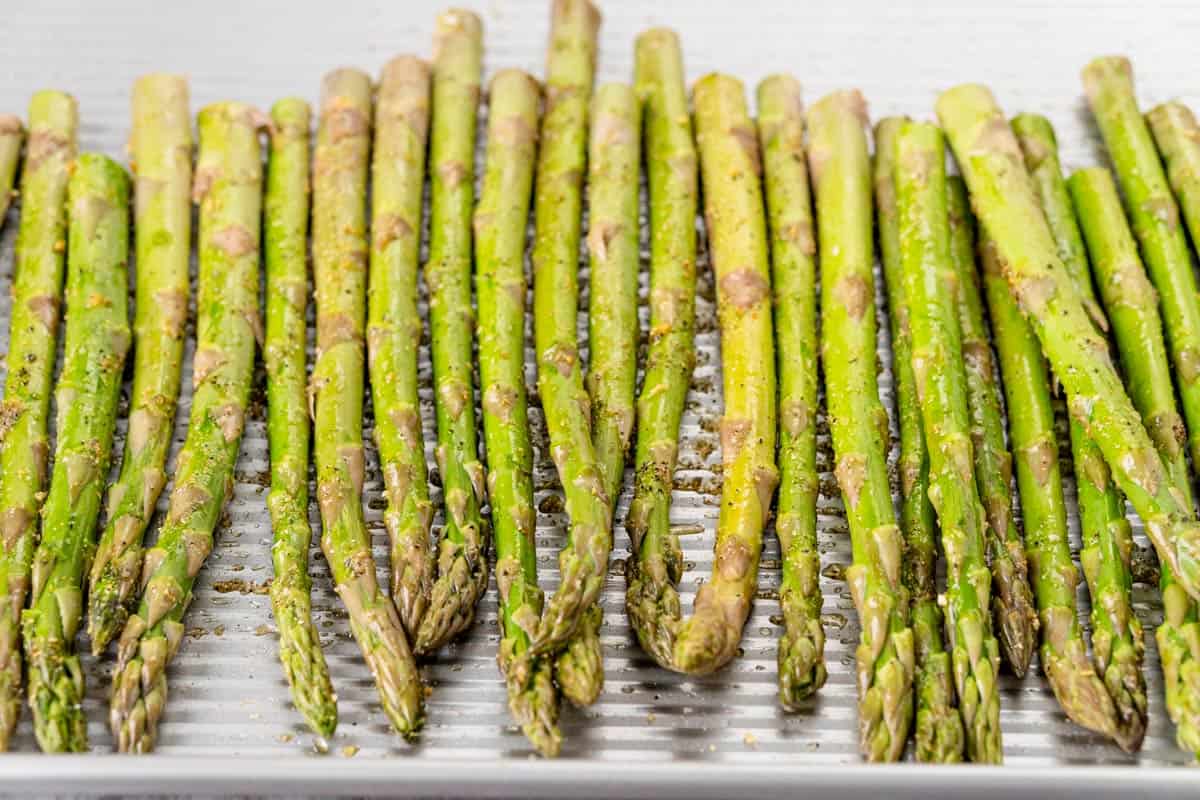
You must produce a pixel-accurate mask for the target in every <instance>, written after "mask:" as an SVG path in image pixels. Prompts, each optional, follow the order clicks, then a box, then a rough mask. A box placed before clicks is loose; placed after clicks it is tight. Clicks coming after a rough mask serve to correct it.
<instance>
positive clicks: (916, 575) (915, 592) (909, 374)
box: [874, 117, 963, 763]
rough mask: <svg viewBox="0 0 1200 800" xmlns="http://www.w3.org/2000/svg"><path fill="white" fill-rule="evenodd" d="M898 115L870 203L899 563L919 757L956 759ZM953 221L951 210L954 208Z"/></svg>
mask: <svg viewBox="0 0 1200 800" xmlns="http://www.w3.org/2000/svg"><path fill="white" fill-rule="evenodd" d="M904 121H905V120H904V119H903V118H901V117H888V118H886V119H882V120H880V121H879V123H878V124H877V125H876V126H875V166H874V169H875V206H876V209H877V215H878V219H879V250H880V257H881V261H882V262H883V274H884V280H885V282H886V284H887V295H888V319H889V322H890V325H891V337H892V374H893V380H894V381H895V397H896V416H897V418H898V420H899V423H900V424H899V427H900V493H901V503H900V532H901V535H902V538H903V541H904V563H903V565H902V566H901V569H900V580H901V582H902V583H903V585H904V588H905V590H906V591H907V592H908V595H909V598H910V612H911V622H912V630H913V640H914V644H915V650H916V673H915V678H914V681H915V693H916V718H915V720H914V726H915V728H914V736H915V739H916V755H917V760H918V761H925V762H945V763H957V762H959V761H961V760H962V757H963V727H962V716H961V715H960V714H959V713H958V708H957V706H956V701H955V698H954V677H953V671H952V667H951V663H950V654H949V653H947V652H946V650H945V646H944V645H943V643H942V631H943V629H944V624H945V622H944V620H943V617H942V608H941V606H940V605H938V592H937V576H936V562H937V527H936V520H935V519H934V512H933V505H932V504H931V503H930V502H929V453H928V451H927V450H926V449H925V433H924V430H923V427H924V426H923V423H922V422H921V406H920V403H919V401H918V399H917V385H916V378H915V377H914V375H913V369H912V330H911V325H910V319H911V316H912V312H911V309H910V308H909V306H908V301H907V298H906V297H905V294H904V274H903V271H902V269H903V267H902V264H901V260H900V259H901V257H900V221H899V219H898V218H897V216H896V190H895V184H894V183H893V182H892V167H893V164H894V162H895V154H896V147H895V143H896V135H897V134H898V133H899V131H900V126H901V125H903V124H904ZM951 218H952V219H953V211H951Z"/></svg>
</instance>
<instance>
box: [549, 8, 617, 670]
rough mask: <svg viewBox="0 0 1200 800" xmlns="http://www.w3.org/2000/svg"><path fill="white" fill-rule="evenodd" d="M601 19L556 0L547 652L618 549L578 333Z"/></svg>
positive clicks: (580, 612) (581, 613) (561, 639)
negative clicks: (555, 523)
mask: <svg viewBox="0 0 1200 800" xmlns="http://www.w3.org/2000/svg"><path fill="white" fill-rule="evenodd" d="M599 27H600V13H599V12H598V11H597V10H596V8H595V7H594V6H593V5H592V4H591V2H590V0H555V2H554V5H553V9H552V18H551V22H550V55H549V58H548V61H547V65H546V73H547V77H546V113H545V115H544V116H543V117H542V135H541V148H540V150H539V152H538V166H537V177H536V184H535V189H534V217H535V223H534V224H535V228H536V236H535V239H534V243H533V256H532V260H533V306H534V325H533V329H534V347H535V352H536V354H537V373H538V394H539V396H540V397H541V401H542V411H543V413H544V414H545V417H546V427H547V429H548V431H549V434H550V450H551V454H552V456H553V458H554V464H555V466H556V467H557V469H558V477H559V480H560V482H561V483H562V487H563V493H564V494H565V496H566V510H567V516H568V517H569V518H570V528H569V530H568V532H567V542H566V544H565V545H564V546H563V549H562V552H561V553H560V554H559V558H558V564H559V571H560V573H561V575H562V582H561V584H560V585H559V588H558V591H557V592H555V594H554V596H553V597H552V598H550V601H549V602H548V603H547V607H546V609H545V610H544V612H543V614H542V620H541V623H540V624H539V626H538V630H537V634H536V636H535V637H534V642H533V649H534V651H535V652H536V653H538V654H539V655H541V654H547V653H551V652H557V651H558V650H561V649H562V648H563V647H564V646H565V645H566V644H567V642H568V641H569V640H570V638H571V636H572V635H573V634H574V633H575V631H576V629H577V628H578V627H579V625H580V623H581V621H582V620H583V619H584V618H585V617H586V616H587V614H586V613H585V612H586V611H587V609H589V608H590V607H591V606H592V604H593V603H594V602H595V601H596V598H597V597H598V596H599V594H600V589H601V588H602V587H603V585H604V576H605V572H606V566H607V563H608V553H609V551H610V550H611V549H612V530H611V528H612V513H611V511H610V510H609V509H610V505H609V501H608V495H607V493H606V492H605V491H604V476H603V474H602V470H601V465H600V462H599V460H598V459H597V458H596V450H595V448H594V447H593V446H592V431H591V414H590V401H589V399H588V396H587V392H586V391H585V389H584V385H583V373H582V371H581V369H580V364H579V348H578V344H577V339H576V321H577V317H578V307H577V306H578V300H577V298H578V294H579V278H578V271H579V236H580V208H581V201H582V192H581V184H582V183H583V171H584V165H585V162H586V160H587V152H586V151H587V116H588V97H589V95H590V94H591V90H592V77H593V73H594V71H595V61H596V35H597V30H598V28H599Z"/></svg>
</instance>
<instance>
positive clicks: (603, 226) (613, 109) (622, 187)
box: [555, 84, 641, 706]
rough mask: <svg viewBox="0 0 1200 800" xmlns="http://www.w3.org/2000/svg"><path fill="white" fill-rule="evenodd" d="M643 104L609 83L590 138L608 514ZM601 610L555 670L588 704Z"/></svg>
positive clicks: (593, 378)
mask: <svg viewBox="0 0 1200 800" xmlns="http://www.w3.org/2000/svg"><path fill="white" fill-rule="evenodd" d="M640 124H641V121H640V109H639V106H638V99H637V95H636V94H635V93H634V91H633V89H632V88H631V87H629V86H626V85H624V84H608V85H606V86H601V87H600V88H599V89H598V90H597V91H596V96H595V98H593V100H592V111H591V134H590V137H589V140H588V148H589V150H588V152H589V155H588V220H589V222H588V235H587V245H588V253H589V255H590V259H591V278H590V293H589V298H590V299H589V304H588V309H589V311H588V352H589V354H590V356H589V357H590V361H589V364H588V376H587V388H588V397H589V399H590V400H591V406H592V445H593V447H594V448H595V450H596V460H597V462H598V464H599V466H600V474H601V477H602V479H603V482H604V493H605V495H606V496H607V497H608V504H609V513H610V514H611V513H612V510H613V508H614V506H616V503H617V498H618V496H619V495H620V494H621V478H622V477H624V475H625V455H626V453H627V452H628V450H629V439H630V436H631V435H632V434H633V419H634V416H633V414H634V394H635V388H636V387H635V384H636V381H637V347H638V317H637V293H638V255H639V254H638V169H639V160H640V148H639V139H640V137H639V130H640ZM602 619H603V613H602V611H601V608H600V604H599V603H598V602H594V603H592V607H591V609H590V610H588V611H587V612H586V614H585V616H584V617H583V619H582V620H581V622H580V625H579V630H578V631H577V632H576V634H575V636H574V637H573V638H572V639H571V641H570V642H569V643H568V644H567V647H566V649H565V650H563V652H562V653H561V654H560V655H559V657H558V660H557V662H556V664H555V676H556V677H557V679H558V685H559V687H560V688H561V689H562V692H563V695H564V696H565V697H566V698H567V699H568V700H570V701H571V702H572V703H574V704H575V705H577V706H588V705H591V704H592V703H594V702H595V701H596V698H597V697H599V696H600V690H601V689H602V688H603V686H604V664H603V660H602V657H601V652H600V623H601V622H602Z"/></svg>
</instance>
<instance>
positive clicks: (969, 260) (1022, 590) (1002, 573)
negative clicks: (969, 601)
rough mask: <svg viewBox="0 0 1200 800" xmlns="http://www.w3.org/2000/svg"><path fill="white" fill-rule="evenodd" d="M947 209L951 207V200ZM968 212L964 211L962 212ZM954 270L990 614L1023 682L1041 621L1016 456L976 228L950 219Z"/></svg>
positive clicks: (955, 216)
mask: <svg viewBox="0 0 1200 800" xmlns="http://www.w3.org/2000/svg"><path fill="white" fill-rule="evenodd" d="M947 205H949V200H947ZM956 210H959V211H961V210H965V207H956ZM949 219H950V231H951V248H950V263H951V265H952V266H953V269H954V276H955V279H956V280H955V286H956V287H957V289H958V301H957V306H958V322H959V330H960V332H961V333H962V352H963V366H964V367H965V370H966V378H967V403H968V414H969V418H970V421H971V445H972V452H973V454H974V457H975V487H976V489H977V491H978V492H979V499H980V501H981V502H982V503H983V508H984V513H985V514H986V522H987V525H986V527H985V528H984V535H985V540H986V542H987V551H988V555H989V561H990V562H991V569H992V584H993V586H994V587H995V591H994V592H993V594H992V614H993V620H994V628H995V629H996V630H997V637H998V639H999V641H1000V648H1001V650H1002V651H1003V653H1004V658H1005V660H1006V661H1008V664H1009V666H1010V667H1011V668H1012V671H1013V673H1014V674H1015V675H1016V676H1017V677H1019V678H1020V677H1024V675H1025V671H1026V670H1027V669H1028V668H1029V660H1030V658H1032V657H1033V650H1034V648H1035V647H1036V646H1037V644H1036V643H1037V630H1038V616H1037V608H1036V606H1035V605H1034V600H1033V590H1032V589H1030V588H1029V563H1028V561H1027V560H1026V558H1025V542H1024V539H1023V538H1022V536H1021V532H1020V531H1019V530H1017V524H1016V521H1015V520H1014V519H1013V507H1012V472H1013V470H1012V456H1011V455H1010V454H1009V451H1008V447H1007V445H1006V444H1005V442H1004V410H1003V408H1002V407H1001V405H1000V392H1001V388H1000V386H999V385H998V384H997V383H996V377H995V375H996V368H995V363H994V360H993V356H992V346H991V344H990V342H989V341H988V339H989V332H988V327H987V321H986V320H985V318H984V314H983V297H982V296H981V295H980V293H979V281H978V279H977V278H976V272H975V245H974V242H973V238H974V237H973V236H972V234H971V230H970V227H969V226H970V220H969V219H968V218H967V217H965V216H964V215H963V214H961V213H958V214H951V215H950V218H949Z"/></svg>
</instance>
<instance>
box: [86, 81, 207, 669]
mask: <svg viewBox="0 0 1200 800" xmlns="http://www.w3.org/2000/svg"><path fill="white" fill-rule="evenodd" d="M130 144H131V145H132V147H131V151H132V159H133V171H134V174H135V175H136V182H135V183H134V194H135V219H134V223H135V224H134V235H135V237H136V238H135V247H136V250H137V278H138V279H137V286H136V291H137V298H136V306H135V311H134V321H133V331H134V354H133V391H132V393H131V394H130V401H129V432H128V434H127V435H126V437H125V451H124V455H123V456H122V460H121V474H120V477H118V478H117V482H116V483H114V484H113V486H112V488H111V489H109V492H108V500H107V504H106V505H107V512H108V516H107V522H106V523H105V526H104V531H103V532H102V533H101V535H100V542H99V545H98V546H97V548H96V557H95V559H94V560H93V561H92V569H91V574H90V576H89V579H88V635H89V636H90V637H91V639H92V652H93V653H96V654H97V655H99V654H100V653H102V652H104V649H105V648H106V647H107V646H108V643H109V642H110V641H112V639H113V637H114V636H116V635H117V633H119V632H120V630H121V628H122V627H123V626H124V625H125V620H126V619H128V617H129V612H130V611H131V608H130V607H131V605H132V604H133V603H134V602H136V600H137V589H138V585H139V584H138V578H139V577H140V575H141V570H142V556H143V553H144V551H143V549H142V537H143V536H144V535H145V532H146V526H148V525H149V524H150V517H151V516H153V514H154V508H155V506H156V505H157V504H158V498H159V495H161V494H162V490H163V486H164V485H165V484H166V482H167V475H166V465H167V454H168V452H169V450H170V449H171V436H172V434H173V433H174V431H175V405H176V402H177V400H178V399H179V386H180V381H181V378H182V371H183V338H184V328H185V325H186V322H187V306H188V266H189V258H190V255H191V248H192V242H191V235H192V234H191V228H192V115H191V111H190V110H189V107H188V84H187V79H186V78H182V77H180V76H178V75H161V74H153V75H144V76H142V77H141V78H139V79H138V80H137V82H135V83H134V85H133V135H132V138H131V141H130Z"/></svg>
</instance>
